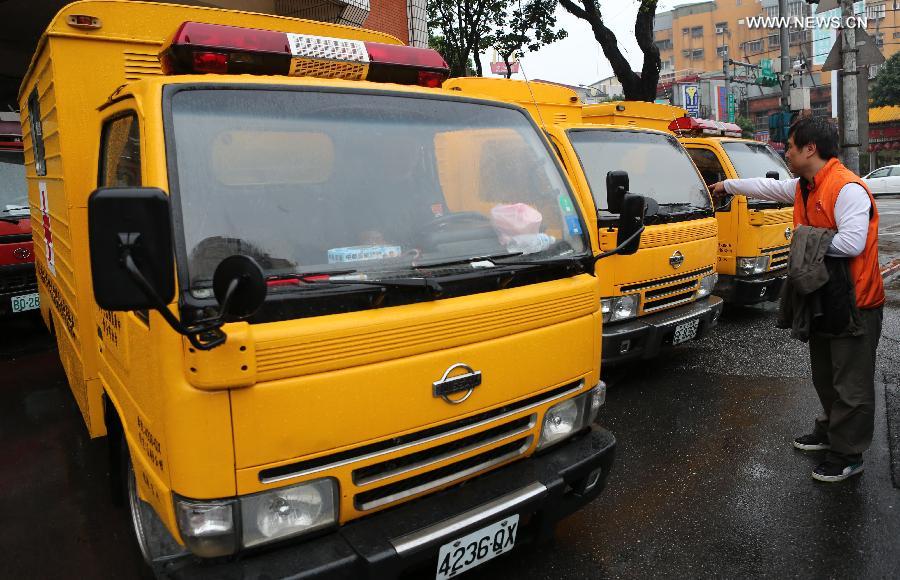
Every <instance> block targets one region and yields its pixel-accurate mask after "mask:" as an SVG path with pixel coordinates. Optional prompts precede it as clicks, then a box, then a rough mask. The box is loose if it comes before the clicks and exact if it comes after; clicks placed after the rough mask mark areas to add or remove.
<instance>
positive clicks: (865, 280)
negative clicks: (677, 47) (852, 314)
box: [710, 117, 884, 482]
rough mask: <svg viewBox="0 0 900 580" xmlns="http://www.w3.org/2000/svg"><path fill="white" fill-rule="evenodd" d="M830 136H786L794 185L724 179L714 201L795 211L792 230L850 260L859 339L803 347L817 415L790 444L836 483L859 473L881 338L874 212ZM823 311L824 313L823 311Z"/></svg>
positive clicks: (815, 125) (814, 130) (808, 125)
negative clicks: (815, 231) (821, 239)
mask: <svg viewBox="0 0 900 580" xmlns="http://www.w3.org/2000/svg"><path fill="white" fill-rule="evenodd" d="M837 154H838V135H837V129H836V128H835V127H834V125H833V124H832V123H831V122H830V121H829V120H827V119H823V118H817V117H802V118H800V119H798V120H797V121H796V122H795V123H794V124H793V125H792V126H791V129H790V132H789V135H788V143H787V149H786V152H785V160H786V161H787V163H788V167H790V169H791V171H792V172H793V173H794V175H797V176H798V177H797V178H795V179H787V180H782V181H779V180H775V179H769V178H753V179H726V180H725V181H720V182H719V183H715V184H713V185H712V186H710V189H711V191H712V193H713V195H714V196H715V197H722V196H724V195H725V194H731V195H733V194H737V193H739V194H742V195H746V196H748V197H752V198H757V199H765V200H770V201H778V202H783V203H793V204H794V224H795V225H807V226H812V227H815V228H825V229H829V230H833V231H835V232H836V233H835V235H834V238H833V239H832V241H831V245H830V247H829V248H828V251H827V252H826V256H827V257H833V258H845V259H847V260H849V262H848V267H849V268H848V269H849V273H850V278H851V281H852V282H853V285H854V293H855V296H856V305H857V307H858V308H859V312H860V318H861V323H862V333H861V334H858V335H852V336H851V335H847V336H844V335H842V336H838V337H834V336H821V335H819V336H817V335H815V334H813V335H812V336H811V337H810V340H809V355H810V363H811V367H812V379H813V384H814V385H815V387H816V392H817V393H818V395H819V400H820V401H821V403H822V409H823V411H824V412H823V414H822V415H820V416H819V417H817V418H816V422H815V427H814V429H813V432H812V433H810V434H809V435H802V436H800V437H797V438H796V439H794V442H793V444H794V447H796V448H797V449H801V450H803V451H820V450H827V451H828V453H827V455H826V458H825V461H824V462H823V463H821V464H820V465H819V466H818V467H816V468H815V469H814V470H813V472H812V476H813V477H814V478H815V479H817V480H819V481H828V482H834V481H843V480H845V479H847V478H848V477H851V476H853V475H856V474H859V473H861V472H862V470H863V460H862V453H863V452H864V451H865V450H866V449H868V447H869V445H870V444H871V442H872V434H873V431H874V417H875V352H876V350H877V349H878V340H879V338H880V336H881V320H882V310H883V305H884V286H883V284H882V279H881V270H880V268H879V263H878V209H877V208H876V206H875V200H874V198H873V197H872V193H871V192H870V191H869V188H868V187H866V184H865V183H864V182H863V180H862V179H860V178H859V177H858V176H857V175H855V174H854V173H853V172H852V171H850V170H849V169H847V168H846V167H844V165H843V164H841V162H840V161H839V160H838V159H837ZM823 308H824V309H827V308H829V305H828V304H823Z"/></svg>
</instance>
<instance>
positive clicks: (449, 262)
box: [412, 252, 522, 269]
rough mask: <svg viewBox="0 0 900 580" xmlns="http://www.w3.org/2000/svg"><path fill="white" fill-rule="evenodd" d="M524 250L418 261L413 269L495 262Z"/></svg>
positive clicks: (519, 254) (514, 255)
mask: <svg viewBox="0 0 900 580" xmlns="http://www.w3.org/2000/svg"><path fill="white" fill-rule="evenodd" d="M521 255H522V252H509V253H507V254H490V255H487V256H475V257H472V258H460V259H457V260H447V261H445V262H418V263H416V264H414V265H413V266H412V268H413V269H419V268H443V267H445V266H458V265H462V264H472V263H474V262H482V261H488V262H494V261H496V260H501V259H503V258H514V257H516V256H521Z"/></svg>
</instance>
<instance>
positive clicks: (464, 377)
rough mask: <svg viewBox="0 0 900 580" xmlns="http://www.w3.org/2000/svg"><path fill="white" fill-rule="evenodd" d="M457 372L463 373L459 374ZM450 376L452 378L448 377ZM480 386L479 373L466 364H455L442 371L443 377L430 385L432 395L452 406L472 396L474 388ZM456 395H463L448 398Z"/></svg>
mask: <svg viewBox="0 0 900 580" xmlns="http://www.w3.org/2000/svg"><path fill="white" fill-rule="evenodd" d="M457 371H463V372H462V373H461V374H460V373H458V372H457ZM454 373H457V374H454ZM451 374H452V375H453V376H450V375H451ZM480 384H481V371H476V370H475V369H473V368H472V367H470V366H469V365H467V364H463V363H456V364H455V365H452V366H451V367H450V368H449V369H447V370H446V371H444V376H442V377H441V378H440V379H438V380H437V381H435V382H434V383H432V395H433V396H434V397H440V398H442V399H444V400H445V401H446V402H448V403H450V404H452V405H459V404H460V403H462V402H464V401H465V400H466V399H468V398H469V397H470V396H472V392H473V391H474V390H475V387H477V386H478V385H480ZM456 393H465V394H464V395H463V396H461V397H458V398H456V399H453V398H451V397H450V395H454V394H456Z"/></svg>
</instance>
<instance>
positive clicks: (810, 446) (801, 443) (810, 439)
mask: <svg viewBox="0 0 900 580" xmlns="http://www.w3.org/2000/svg"><path fill="white" fill-rule="evenodd" d="M794 447H796V448H797V449H800V450H802V451H822V450H823V449H831V444H830V443H828V436H827V435H823V436H819V435H815V434H810V435H801V436H800V437H797V438H796V439H794Z"/></svg>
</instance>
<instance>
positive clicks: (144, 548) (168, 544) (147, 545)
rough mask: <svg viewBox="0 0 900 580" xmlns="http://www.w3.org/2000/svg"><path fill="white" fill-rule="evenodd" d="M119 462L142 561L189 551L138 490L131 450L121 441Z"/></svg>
mask: <svg viewBox="0 0 900 580" xmlns="http://www.w3.org/2000/svg"><path fill="white" fill-rule="evenodd" d="M121 447H122V453H123V454H124V457H123V458H122V463H123V464H124V466H125V482H126V486H127V492H128V507H129V511H130V514H131V524H132V527H133V528H134V535H135V539H136V540H137V543H138V548H140V550H141V555H142V556H143V557H144V561H145V562H146V563H147V564H148V565H150V566H151V567H156V566H159V565H162V564H165V563H166V562H167V561H169V560H173V559H175V558H178V557H180V556H183V555H186V554H187V553H188V552H187V550H185V549H184V548H183V547H181V546H180V545H179V544H178V542H176V541H175V539H174V538H173V537H172V534H170V533H169V530H167V529H166V526H165V525H163V523H162V521H161V520H160V519H159V516H157V515H156V512H154V511H153V508H151V507H150V505H149V504H147V503H146V502H145V501H143V500H142V499H141V498H140V495H139V494H138V487H137V479H136V477H135V474H134V466H133V465H132V463H131V454H130V453H129V452H128V444H127V443H126V442H125V441H124V440H123V441H122V446H121Z"/></svg>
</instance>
